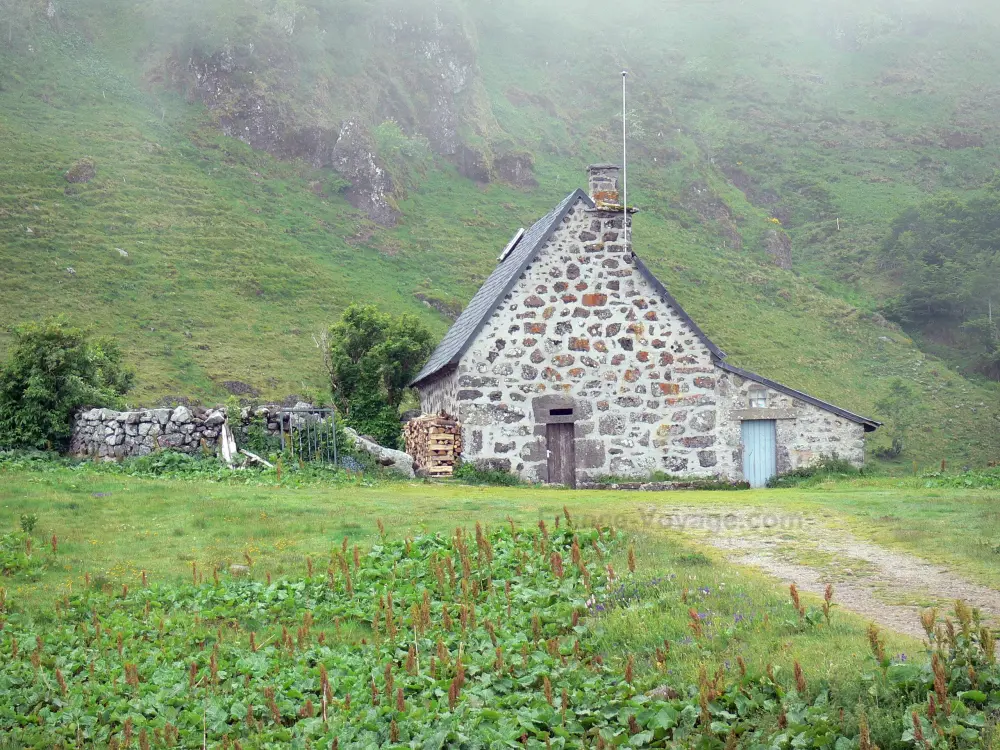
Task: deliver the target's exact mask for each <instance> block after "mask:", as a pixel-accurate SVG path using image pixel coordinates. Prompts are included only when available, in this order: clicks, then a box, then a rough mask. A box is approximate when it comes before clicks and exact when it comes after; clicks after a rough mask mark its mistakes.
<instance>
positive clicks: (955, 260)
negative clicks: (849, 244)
mask: <svg viewBox="0 0 1000 750" xmlns="http://www.w3.org/2000/svg"><path fill="white" fill-rule="evenodd" d="M882 261H883V264H884V266H885V267H886V268H887V269H888V270H889V271H890V273H891V274H892V276H893V277H894V279H895V280H896V281H897V282H898V283H899V287H900V294H899V296H898V297H897V298H896V299H894V300H892V301H890V303H889V304H888V305H886V307H885V308H884V312H885V314H886V315H887V317H890V318H893V319H895V320H897V321H898V322H899V323H901V324H902V325H903V326H904V327H906V328H907V329H908V330H911V331H916V332H920V333H924V334H926V335H927V336H928V338H930V339H931V340H935V341H948V342H951V345H953V346H955V347H956V348H957V349H958V350H960V351H961V353H962V354H963V355H965V356H966V358H967V361H971V367H970V369H975V370H978V371H979V372H982V373H984V374H986V375H987V376H989V377H993V378H997V377H998V369H997V367H996V346H995V336H993V334H992V331H993V328H994V325H993V322H992V318H993V308H994V307H996V306H997V304H998V303H1000V179H998V180H994V181H993V182H991V183H990V184H989V185H987V186H986V189H985V190H984V191H983V193H982V194H980V195H978V196H976V197H973V198H970V199H968V200H963V199H961V198H958V197H955V196H952V195H941V196H937V197H935V198H933V199H931V200H930V201H928V202H927V203H924V204H923V205H920V206H918V207H915V208H911V209H909V210H907V211H905V212H904V213H903V214H902V215H901V216H900V217H899V218H898V219H896V221H895V222H893V225H892V231H891V233H890V236H889V237H888V239H887V240H886V243H885V246H884V247H883V249H882Z"/></svg>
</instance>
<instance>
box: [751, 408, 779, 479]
mask: <svg viewBox="0 0 1000 750" xmlns="http://www.w3.org/2000/svg"><path fill="white" fill-rule="evenodd" d="M775 425H776V422H775V421H774V420H773V419H753V420H747V421H745V422H743V478H744V479H746V480H747V481H748V482H750V486H751V487H764V486H766V485H767V480H769V479H770V478H771V477H773V476H774V475H775V474H777V473H778V460H777V459H778V452H777V444H778V441H777V436H776V429H775Z"/></svg>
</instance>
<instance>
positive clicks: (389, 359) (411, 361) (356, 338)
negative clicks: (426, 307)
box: [326, 305, 432, 448]
mask: <svg viewBox="0 0 1000 750" xmlns="http://www.w3.org/2000/svg"><path fill="white" fill-rule="evenodd" d="M431 341H432V339H431V333H430V331H428V330H427V328H426V327H425V326H424V325H423V323H421V322H420V320H419V319H417V318H416V317H414V316H412V315H402V316H399V317H394V316H392V315H388V314H386V313H382V312H379V310H378V308H376V307H374V306H372V305H367V306H362V305H351V306H350V307H348V308H347V310H345V311H344V315H343V317H342V318H341V320H340V322H339V323H337V324H336V325H334V326H332V327H331V328H330V331H329V334H328V347H327V363H326V364H327V369H328V370H329V372H330V385H331V388H332V390H333V397H334V401H335V402H336V405H337V409H338V410H339V411H340V413H341V414H342V415H343V416H344V420H345V421H346V423H347V425H348V426H350V427H353V428H354V429H355V430H357V431H358V432H359V433H361V434H362V435H368V436H370V437H371V438H373V439H374V440H375V441H377V442H378V443H379V444H380V445H383V446H385V447H387V448H398V447H399V443H400V435H401V433H402V430H401V428H400V424H399V405H400V404H401V403H402V402H403V398H404V396H405V395H406V392H407V390H408V388H409V385H410V382H411V381H412V380H413V378H414V377H416V375H417V373H418V372H419V371H420V368H421V367H422V366H423V364H424V362H425V361H426V360H427V357H428V356H429V355H430V353H431V349H432V344H431Z"/></svg>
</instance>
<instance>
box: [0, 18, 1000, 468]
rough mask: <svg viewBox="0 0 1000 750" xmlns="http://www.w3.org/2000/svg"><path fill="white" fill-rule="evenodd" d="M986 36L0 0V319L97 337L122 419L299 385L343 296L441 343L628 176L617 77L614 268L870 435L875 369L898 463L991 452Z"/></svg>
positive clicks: (889, 27)
mask: <svg viewBox="0 0 1000 750" xmlns="http://www.w3.org/2000/svg"><path fill="white" fill-rule="evenodd" d="M998 41H1000V9H998V8H997V7H996V6H995V4H993V3H987V2H961V1H960V2H952V3H944V2H940V1H935V2H920V1H918V0H913V1H909V2H902V1H899V2H888V1H880V2H861V1H860V0H858V1H856V2H855V1H853V0H851V1H847V0H840V1H835V2H812V1H807V2H803V1H801V0H782V1H780V2H778V1H776V0H746V1H745V2H736V1H735V0H732V1H726V2H722V1H718V2H714V1H710V0H706V1H704V2H696V1H694V0H685V1H683V2H657V3H652V2H639V1H638V0H623V1H622V2H619V3H614V4H609V3H605V2H594V1H593V0H577V1H576V2H572V3H570V2H562V1H561V0H560V1H559V2H537V1H536V2H527V0H504V1H503V2H500V0H496V1H493V2H490V1H488V0H482V1H480V2H472V1H471V0H439V1H438V2H432V3H424V4H417V3H413V2H412V1H409V2H408V1H405V0H199V1H198V2H194V1H193V0H180V1H177V0H174V1H172V2H167V1H166V0H144V1H143V2H139V3H130V4H120V3H113V2H110V1H109V0H63V1H62V2H60V1H59V0H52V2H48V0H46V1H45V2H40V3H35V2H27V3H26V2H24V1H23V0H16V1H15V0H0V148H2V151H3V154H4V159H3V164H2V166H0V174H2V176H3V179H2V181H0V182H2V185H0V268H2V269H3V272H2V280H3V284H4V294H3V295H2V297H0V314H2V316H3V319H4V321H5V322H6V324H8V325H13V324H15V323H17V322H18V321H23V320H27V319H33V318H37V317H40V316H43V315H47V314H51V313H56V312H63V313H66V314H67V315H69V316H70V317H71V318H73V319H74V320H76V321H77V322H83V323H89V324H91V325H93V326H94V327H95V328H97V329H98V330H100V331H101V332H104V333H109V334H114V335H116V336H117V337H119V338H120V339H121V340H122V341H123V342H125V343H126V345H127V347H128V348H129V350H130V352H131V356H132V358H133V360H134V361H135V362H136V364H137V367H138V370H139V388H138V391H137V393H136V398H137V399H138V400H140V401H143V402H152V401H156V400H159V399H163V398H167V397H186V398H200V399H205V400H213V399H214V400H218V399H221V398H223V397H224V396H225V395H226V394H227V393H228V392H234V391H235V392H238V393H241V394H243V395H246V394H253V393H259V394H260V395H261V396H262V397H265V396H266V397H283V396H286V395H289V394H299V395H303V396H308V395H310V394H316V393H319V392H321V391H322V390H323V389H324V388H325V387H326V385H325V382H324V376H323V372H322V361H321V358H320V356H319V353H318V351H317V349H316V344H315V336H316V335H317V334H318V333H319V332H320V331H321V330H322V329H323V328H325V326H326V325H328V324H329V323H330V322H332V320H334V319H335V318H336V316H337V314H338V313H339V311H340V310H342V309H343V308H344V307H346V306H347V305H348V304H350V303H351V302H355V301H370V302H374V303H377V304H379V305H380V306H382V307H383V308H385V309H388V310H392V311H396V312H400V311H409V312H417V313H419V314H420V315H422V316H423V317H424V318H425V319H426V320H427V321H428V323H430V324H431V325H432V327H433V328H434V330H435V331H436V332H437V333H438V334H443V332H444V331H445V330H446V328H447V326H448V323H449V321H450V320H451V319H453V318H454V316H455V315H456V314H457V312H459V311H460V310H461V309H462V306H463V305H464V303H465V302H466V301H467V300H468V299H469V298H470V297H471V295H472V294H473V293H474V291H475V289H476V288H477V286H478V284H479V283H480V282H481V281H482V279H483V278H485V276H486V275H487V274H488V273H489V271H490V270H491V268H492V266H493V263H494V262H495V258H496V255H497V253H498V251H499V250H500V249H501V248H502V247H503V245H504V244H505V243H506V241H507V240H508V239H509V237H510V236H511V235H512V234H513V233H514V232H515V231H516V230H517V229H518V227H521V226H528V225H530V223H531V222H533V221H534V220H535V219H537V218H538V217H539V216H541V215H542V214H544V213H545V212H547V211H548V210H549V209H550V208H551V207H552V205H554V204H555V203H556V202H557V201H558V200H559V199H561V198H562V197H563V196H564V195H565V194H566V193H568V192H569V191H570V190H572V189H573V188H575V187H578V186H579V185H581V184H582V183H583V181H584V173H583V169H584V167H585V166H586V164H587V163H589V162H594V161H610V160H618V159H620V153H621V109H620V108H621V99H620V96H621V90H620V81H621V78H620V72H621V71H622V70H628V71H629V74H630V75H629V86H630V94H629V95H630V101H629V108H628V112H627V116H626V120H627V122H628V125H629V134H630V149H631V157H630V170H629V174H630V202H632V203H634V204H635V205H636V206H638V207H639V208H640V209H641V211H642V213H641V214H639V216H638V217H637V219H636V224H635V244H636V250H637V252H639V253H640V254H641V255H642V256H643V257H644V259H646V260H647V261H648V263H649V264H650V266H651V267H652V268H653V269H654V270H655V271H656V272H657V274H658V275H659V276H660V278H662V279H663V280H664V282H665V283H666V284H667V285H668V287H670V289H671V290H672V292H673V293H674V294H675V296H677V297H678V299H679V300H680V301H681V302H682V304H684V305H685V307H686V308H687V310H688V311H689V312H690V313H691V314H692V315H693V316H694V317H695V318H696V319H697V320H698V321H699V323H700V324H701V325H702V327H703V328H705V330H706V331H707V332H708V333H709V334H710V335H711V336H712V337H713V338H714V339H715V340H716V341H717V342H718V343H719V345H720V346H721V347H722V348H723V349H725V350H726V351H727V352H728V353H729V354H730V357H731V359H732V360H733V361H734V362H736V363H738V364H741V365H745V366H747V367H751V368H755V369H758V370H759V371H761V372H763V373H765V374H767V375H769V376H772V377H774V378H775V379H778V380H782V381H784V382H787V383H788V384H789V385H792V386H796V387H799V388H802V389H805V390H808V391H810V392H812V393H815V394H816V395H818V396H822V397H825V398H829V399H830V400H832V401H834V402H839V403H843V404H844V405H845V406H848V407H851V408H852V409H854V410H856V411H860V412H870V413H872V414H873V415H874V416H876V417H882V418H884V419H886V420H887V421H888V422H889V423H890V425H889V430H887V431H886V432H885V434H884V435H881V436H879V437H878V438H877V439H876V444H877V443H878V440H882V441H883V442H888V439H889V438H888V435H889V434H891V431H892V430H893V429H895V426H894V422H903V421H907V420H904V419H902V418H901V417H900V416H899V415H894V414H881V413H878V411H879V410H880V409H882V410H884V403H885V401H886V395H887V393H889V384H890V383H893V382H896V381H897V380H898V381H899V382H901V383H902V384H904V385H905V387H906V388H908V389H910V391H911V392H912V394H913V400H914V403H915V404H917V411H918V414H917V416H915V417H913V418H912V420H911V421H912V426H909V429H908V432H909V436H908V440H909V442H910V444H911V445H912V446H913V450H914V452H915V455H914V457H915V458H916V457H917V456H919V457H920V458H921V459H924V458H926V459H930V460H939V459H940V458H945V457H947V458H949V459H953V460H960V461H970V462H983V461H985V460H988V459H996V458H997V457H998V454H1000V436H998V432H1000V421H998V405H997V396H998V393H1000V390H998V386H997V385H996V383H995V382H994V381H995V379H996V378H997V377H998V375H1000V367H998V368H995V369H994V368H993V366H992V365H991V362H1000V355H997V349H998V344H997V334H996V327H995V324H994V322H993V320H994V319H995V316H996V314H995V313H993V310H995V309H1000V266H998V265H997V264H998V261H997V257H998V250H997V248H998V247H1000V229H998V227H1000V200H998V199H997V195H998V189H997V186H998V184H1000V183H998V182H997V181H996V177H995V175H996V169H997V168H998V166H1000V133H998V122H997V115H996V112H997V105H998V104H1000V84H998V83H997V82H996V76H995V72H996V70H997V69H998V67H1000V53H998V52H997V49H998V45H997V42H998ZM91 172H92V173H91ZM991 313H993V314H992V316H991ZM0 336H2V334H0ZM2 346H3V339H2V338H0V347H2ZM991 357H992V358H993V359H991ZM880 404H882V405H883V406H881V407H880V406H879V405H880Z"/></svg>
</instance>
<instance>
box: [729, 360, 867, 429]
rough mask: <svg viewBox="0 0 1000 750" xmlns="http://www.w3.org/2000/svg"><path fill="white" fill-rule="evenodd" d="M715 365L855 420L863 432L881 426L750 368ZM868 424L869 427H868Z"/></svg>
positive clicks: (852, 420)
mask: <svg viewBox="0 0 1000 750" xmlns="http://www.w3.org/2000/svg"><path fill="white" fill-rule="evenodd" d="M715 366H716V367H718V368H719V369H721V370H725V371H726V372H729V373H732V374H733V375H739V376H740V377H741V378H746V379H747V380H752V381H754V382H755V383H760V384H761V385H766V386H767V387H768V388H773V389H774V390H776V391H780V392H781V393H784V394H785V395H786V396H792V397H793V398H797V399H799V400H801V401H805V402H806V403H807V404H812V405H813V406H818V407H819V408H821V409H823V410H825V411H829V412H832V413H834V414H836V415H837V416H840V417H843V418H844V419H847V420H849V421H851V422H856V423H857V424H862V425H864V426H865V432H874V431H875V430H876V429H878V428H879V427H881V426H882V422H879V421H878V420H875V419H872V418H871V417H863V416H861V415H860V414H855V413H854V412H852V411H848V410H847V409H843V408H841V407H839V406H837V405H836V404H831V403H830V402H828V401H823V400H822V399H818V398H816V397H815V396H810V395H809V394H808V393H803V392H802V391H799V390H796V389H795V388H791V387H789V386H787V385H783V384H782V383H779V382H777V381H774V380H771V379H770V378H765V377H764V376H763V375H758V374H757V373H755V372H750V370H744V369H743V368H741V367H737V366H736V365H733V364H730V363H729V362H723V361H721V360H720V361H717V362H716V363H715ZM869 426H870V427H871V429H868V428H869Z"/></svg>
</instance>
